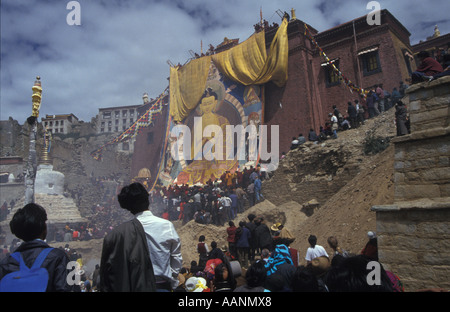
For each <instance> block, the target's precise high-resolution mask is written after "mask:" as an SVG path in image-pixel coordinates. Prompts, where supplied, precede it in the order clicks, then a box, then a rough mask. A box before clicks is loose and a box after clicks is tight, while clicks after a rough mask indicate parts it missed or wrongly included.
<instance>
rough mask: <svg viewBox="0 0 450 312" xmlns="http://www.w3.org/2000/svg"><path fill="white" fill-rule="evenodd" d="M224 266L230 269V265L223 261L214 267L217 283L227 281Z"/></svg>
mask: <svg viewBox="0 0 450 312" xmlns="http://www.w3.org/2000/svg"><path fill="white" fill-rule="evenodd" d="M223 268H226V269H227V270H228V267H227V266H226V265H225V263H223V262H222V263H220V264H218V265H217V266H216V268H215V269H214V280H215V282H216V283H220V282H225V281H227V280H224V279H223ZM228 274H233V272H228Z"/></svg>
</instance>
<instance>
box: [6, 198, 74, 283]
mask: <svg viewBox="0 0 450 312" xmlns="http://www.w3.org/2000/svg"><path fill="white" fill-rule="evenodd" d="M46 221H47V213H46V211H45V209H44V208H43V207H41V206H39V205H37V204H33V203H32V204H27V205H26V206H24V207H23V208H21V209H19V210H18V211H17V212H16V213H15V214H14V216H13V218H12V220H11V222H10V224H9V225H10V228H11V233H13V234H14V235H15V236H16V237H17V238H19V239H21V240H23V241H24V242H23V243H22V244H21V245H20V246H19V247H18V248H17V249H16V250H15V252H20V253H21V256H22V258H23V260H24V262H25V264H26V265H27V266H28V267H29V268H31V267H32V266H33V263H34V261H35V260H36V258H37V257H38V255H39V254H40V253H41V252H42V251H43V250H44V249H46V248H50V246H49V245H48V244H47V243H46V242H44V239H45V238H46V236H47V225H46V223H45V222H46ZM68 263H69V258H68V257H67V255H66V253H65V252H64V250H61V249H59V248H54V249H52V250H51V251H50V253H49V254H48V256H47V257H46V258H45V260H44V262H43V263H42V265H41V268H45V269H47V271H48V275H49V279H48V284H47V289H46V291H47V292H62V291H72V290H73V287H72V286H74V285H69V283H68V281H67V276H68V274H69V273H70V272H69V271H68V270H67V264H68ZM19 268H20V265H19V262H17V260H15V259H14V258H13V257H12V256H8V257H6V258H4V259H3V260H2V262H1V263H0V279H2V278H3V277H4V276H5V275H6V274H9V273H11V272H15V271H19ZM71 284H73V283H71Z"/></svg>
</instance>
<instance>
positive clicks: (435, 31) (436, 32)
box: [433, 25, 441, 38]
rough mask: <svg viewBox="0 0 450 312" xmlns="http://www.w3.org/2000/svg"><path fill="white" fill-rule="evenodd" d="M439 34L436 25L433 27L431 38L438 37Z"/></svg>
mask: <svg viewBox="0 0 450 312" xmlns="http://www.w3.org/2000/svg"><path fill="white" fill-rule="evenodd" d="M440 35H441V32H440V31H439V28H438V25H436V26H434V35H433V38H436V37H439V36H440Z"/></svg>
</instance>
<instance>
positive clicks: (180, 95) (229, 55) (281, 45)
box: [170, 19, 289, 122]
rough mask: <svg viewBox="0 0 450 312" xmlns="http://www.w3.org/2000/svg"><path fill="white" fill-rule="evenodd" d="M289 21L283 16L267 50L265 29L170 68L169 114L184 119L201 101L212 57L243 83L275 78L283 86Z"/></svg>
mask: <svg viewBox="0 0 450 312" xmlns="http://www.w3.org/2000/svg"><path fill="white" fill-rule="evenodd" d="M287 26H288V21H287V20H286V19H284V20H283V22H282V24H281V25H280V27H279V28H278V31H277V33H276V34H275V37H274V39H273V40H272V43H271V45H270V51H269V55H267V52H266V40H265V32H259V33H256V34H254V35H253V36H251V37H250V38H249V39H247V40H246V41H244V42H243V43H241V44H239V45H238V46H236V47H233V48H232V49H230V50H227V51H224V52H221V53H219V54H216V55H213V56H204V57H201V58H198V59H195V60H193V61H191V62H189V63H188V64H186V65H184V66H183V67H181V68H178V67H171V68H170V115H171V116H172V117H173V119H174V121H176V122H181V121H183V120H184V119H185V118H186V117H187V116H188V115H189V113H190V112H191V111H192V110H194V109H195V107H196V106H197V105H198V103H199V101H200V99H201V97H202V95H203V93H204V91H205V88H206V80H207V78H208V71H209V67H210V64H211V59H212V60H213V62H214V64H215V65H216V67H217V68H218V69H219V71H220V72H221V73H222V74H224V75H225V76H226V77H227V78H229V79H231V80H233V81H236V82H239V83H241V84H243V85H246V86H249V85H258V84H265V83H267V82H269V81H273V82H274V83H275V84H276V85H277V86H279V87H281V86H283V85H284V84H285V83H286V81H287V79H288V53H289V45H288V35H287Z"/></svg>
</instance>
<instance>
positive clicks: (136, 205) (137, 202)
mask: <svg viewBox="0 0 450 312" xmlns="http://www.w3.org/2000/svg"><path fill="white" fill-rule="evenodd" d="M125 193H126V194H125ZM125 195H127V196H125ZM118 197H119V203H120V205H121V207H122V208H124V209H127V210H129V211H130V212H131V213H132V214H133V215H137V214H139V213H140V212H143V211H146V210H148V207H149V199H148V193H147V191H146V190H145V188H144V187H143V186H142V185H141V184H138V183H136V184H132V185H130V186H127V187H125V188H123V189H122V191H121V193H120V194H119V196H118ZM122 197H126V200H125V199H122ZM100 291H102V292H154V291H156V278H155V274H154V271H153V265H152V261H151V259H150V252H149V247H148V244H147V239H146V234H145V230H144V227H143V225H142V223H141V222H140V221H139V220H138V219H137V218H133V219H132V220H131V221H128V222H125V223H123V224H121V225H119V226H118V227H116V228H115V229H114V230H113V231H112V232H111V233H109V234H108V235H107V236H106V237H105V238H104V240H103V247H102V255H101V260H100Z"/></svg>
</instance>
